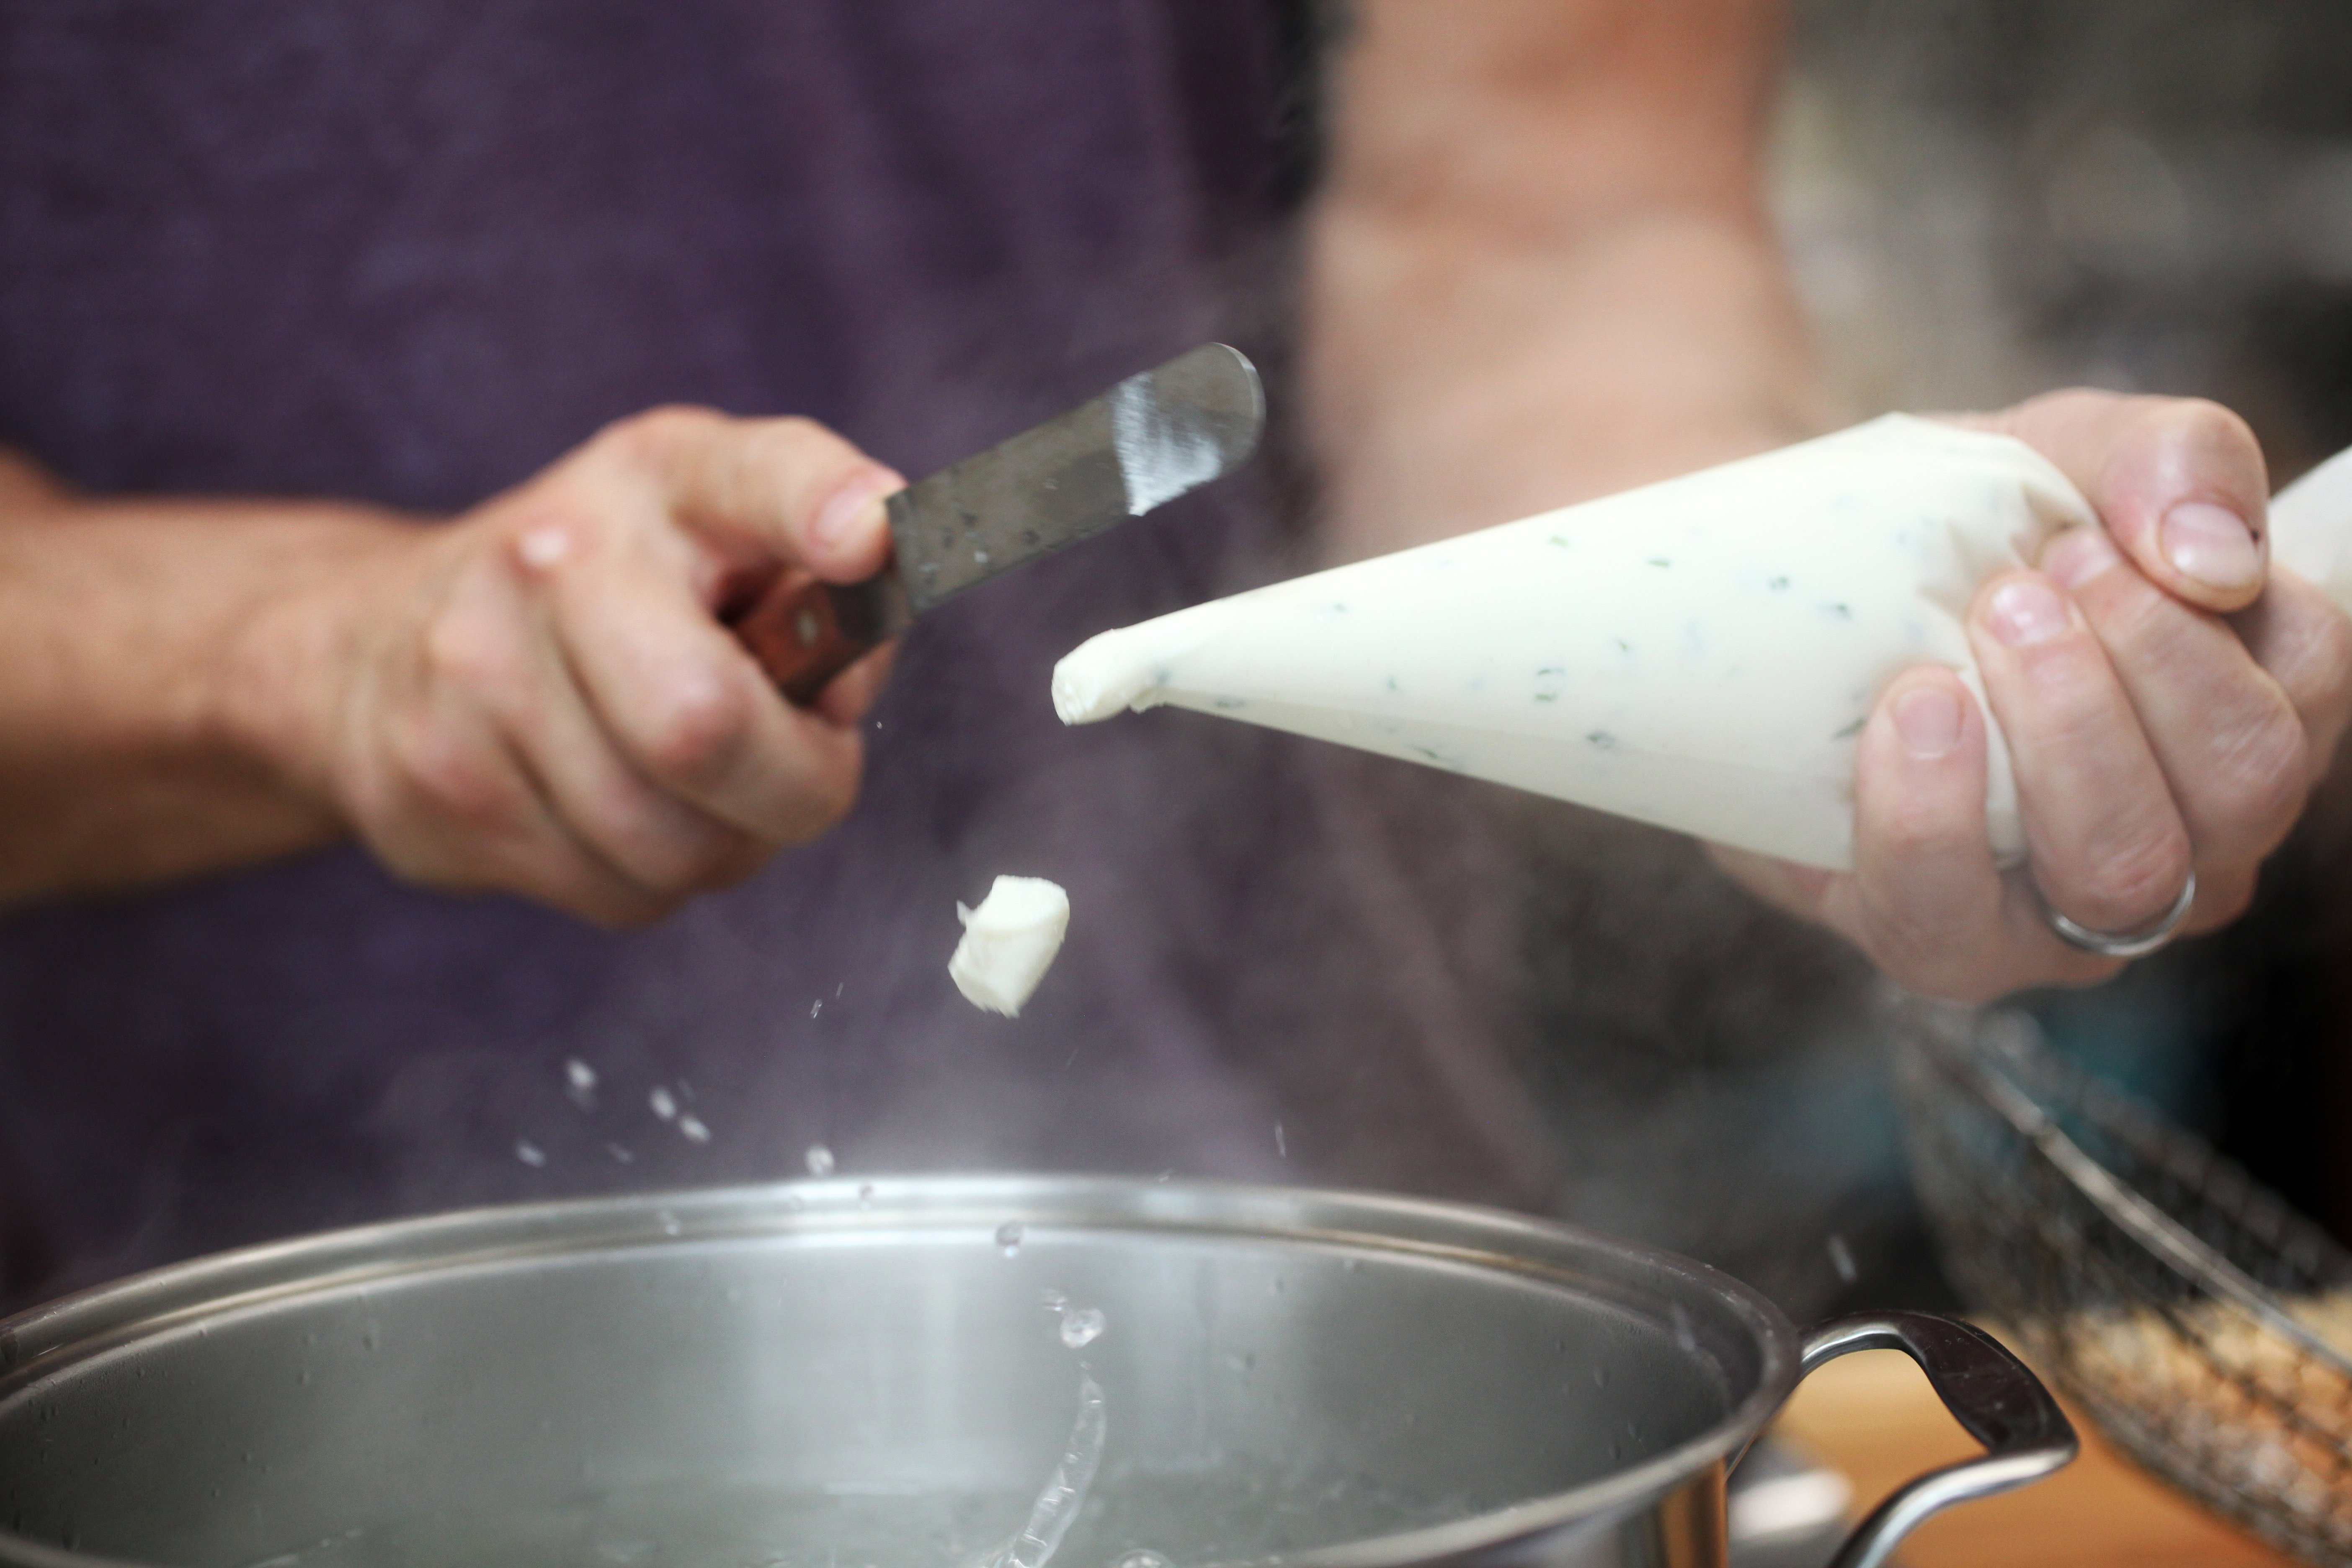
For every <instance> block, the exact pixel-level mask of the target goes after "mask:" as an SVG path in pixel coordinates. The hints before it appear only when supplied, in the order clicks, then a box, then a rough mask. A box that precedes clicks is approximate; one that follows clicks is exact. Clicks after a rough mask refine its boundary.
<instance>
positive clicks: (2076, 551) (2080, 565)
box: [2042, 528, 2123, 593]
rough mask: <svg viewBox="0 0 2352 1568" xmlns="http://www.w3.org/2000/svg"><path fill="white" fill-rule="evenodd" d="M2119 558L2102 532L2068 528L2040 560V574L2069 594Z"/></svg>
mask: <svg viewBox="0 0 2352 1568" xmlns="http://www.w3.org/2000/svg"><path fill="white" fill-rule="evenodd" d="M2122 559H2123V557H2122V556H2121V555H2119V554H2117V553H2116V547H2115V545H2114V543H2113V542H2110V541H2109V540H2108V538H2107V531H2106V530H2105V529H2104V528H2070V529H2068V530H2067V531H2065V532H2064V533H2062V534H2060V535H2059V536H2058V540H2057V542H2056V543H2054V544H2053V545H2051V547H2050V548H2049V550H2048V551H2047V552H2044V554H2043V555H2042V575H2043V576H2045V577H2048V578H2049V579H2050V580H2051V581H2052V582H2053V583H2056V584H2058V585H2059V586H2060V587H2062V588H2063V589H2065V590H2066V591H2067V592H2069V593H2072V592H2074V590H2075V589H2077V588H2079V587H2081V586H2082V585H2083V584H2085V583H2087V582H2089V581H2090V580H2091V579H2092V578H2094V577H2096V576H2098V575H2099V574H2102V573H2104V572H2105V571H2106V570H2107V568H2109V567H2110V566H2113V565H2114V564H2115V563H2116V562H2118V561H2121V560H2122Z"/></svg>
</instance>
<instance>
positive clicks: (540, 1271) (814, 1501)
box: [0, 1177, 2074, 1568]
mask: <svg viewBox="0 0 2352 1568" xmlns="http://www.w3.org/2000/svg"><path fill="white" fill-rule="evenodd" d="M1089 1309H1092V1310H1099V1311H1100V1312H1101V1313H1102V1314H1103V1325H1104V1326H1103V1327H1102V1328H1101V1329H1100V1331H1099V1332H1098V1334H1097V1337H1094V1338H1092V1339H1089V1338H1088V1334H1089V1331H1093V1330H1094V1328H1095V1324H1094V1321H1093V1319H1092V1318H1091V1316H1090V1315H1089V1312H1088V1310H1089ZM1878 1345H1888V1346H1894V1347H1896V1348H1900V1349H1903V1350H1906V1351H1908V1352H1910V1353H1911V1354H1912V1355H1913V1356H1914V1357H1915V1358H1916V1360H1917V1361H1918V1362H1919V1363H1921V1365H1922V1366H1923V1367H1925V1368H1926V1370H1927V1373H1928V1376H1929V1377H1930V1378H1931V1379H1932V1380H1933V1381H1934V1383H1935V1384H1936V1386H1937V1391H1938V1392H1939V1393H1940V1394H1942V1396H1943V1398H1944V1400H1945V1403H1946V1404H1947V1405H1949V1406H1950V1407H1951V1409H1952V1412H1953V1414H1954V1415H1957V1416H1958V1418H1959V1420H1960V1422H1961V1424H1962V1425H1963V1426H1966V1427H1967V1428H1968V1429H1969V1431H1970V1432H1971V1433H1973V1434H1974V1435H1975V1436H1977V1437H1978V1438H1979V1441H1981V1442H1982V1443H1983V1444H1984V1445H1985V1448H1986V1453H1985V1455H1984V1456H1983V1457H1982V1458H1977V1459H1973V1460H1970V1461H1969V1462H1967V1463H1964V1464H1961V1465H1958V1466H1955V1467H1952V1468H1949V1469H1947V1470H1944V1471H1941V1472H1938V1473H1937V1474H1934V1475H1931V1476H1927V1477H1925V1478H1923V1479H1920V1480H1917V1481H1915V1482H1913V1483H1912V1484H1911V1485H1910V1486H1909V1487H1907V1488H1906V1489H1904V1490H1902V1491H1901V1492H1899V1493H1897V1494H1896V1496H1895V1498H1893V1499H1891V1500H1889V1501H1888V1502H1887V1503H1886V1504H1885V1505H1884V1506H1882V1507H1881V1508H1880V1509H1879V1510H1878V1511H1877V1512H1876V1513H1875V1514H1874V1516H1873V1517H1872V1518H1871V1519H1870V1520H1869V1521H1867V1522H1865V1523H1864V1526H1863V1527H1862V1529H1861V1530H1860V1531H1859V1532H1858V1533H1857V1534H1856V1535H1855V1537H1854V1538H1853V1541H1852V1542H1849V1543H1848V1545H1847V1546H1846V1548H1845V1550H1844V1552H1843V1555H1842V1556H1841V1557H1840V1558H1839V1563H1841V1564H1843V1565H1844V1568H1860V1565H1863V1564H1877V1563H1881V1562H1883V1561H1884V1560H1885V1557H1886V1555H1887V1553H1888V1552H1890V1551H1891V1550H1892V1549H1893V1547H1894V1545H1895V1542H1897V1541H1899V1540H1900V1539H1901V1538H1902V1536H1903V1535H1904V1534H1905V1533H1906V1532H1907V1531H1909V1530H1910V1529H1911V1528H1912V1527H1913V1526H1914V1525H1916V1523H1917V1522H1918V1521H1920V1520H1922V1519H1924V1518H1926V1517H1927V1515H1928V1514H1930V1513H1932V1512H1934V1511H1935V1510H1937V1509H1940V1508H1942V1507H1944V1506H1946V1505H1947V1504H1948V1503H1951V1502H1955V1501H1958V1500H1962V1499H1965V1498H1969V1497H1976V1496H1981V1495H1984V1494H1986V1493H1990V1492H1993V1491H1999V1490H2002V1489H2007V1488H2009V1487H2012V1486H2016V1485H2020V1484H2021V1483H2023V1482H2025V1481H2028V1480H2031V1479H2034V1478H2035V1477H2038V1476H2040V1475H2042V1474H2044V1473H2046V1472H2047V1471H2049V1470H2052V1469H2053V1468H2057V1467H2058V1466H2060V1465H2062V1464H2063V1463H2065V1461H2066V1460H2067V1458H2070V1457H2071V1456H2072V1454H2073V1453H2074V1434H2073V1433H2072V1432H2071V1431H2070V1430H2069V1429H2068V1427H2067V1425H2066V1421H2065V1417H2064V1416H2063V1415H2062V1414H2061V1413H2060V1412H2059V1410H2058V1408H2057V1407H2056V1405H2054V1404H2053V1403H2052V1401H2051V1399H2050V1397H2049V1396H2048V1394H2045V1393H2044V1392H2043V1391H2042V1387H2041V1386H2040V1384H2037V1383H2035V1382H2034V1380H2033V1378H2032V1375H2031V1374H2030V1373H2027V1372H2026V1371H2025V1369H2024V1368H2023V1367H2021V1365H2019V1364H2018V1363H2016V1362H2015V1361H2014V1360H2012V1359H2011V1357H2010V1356H2009V1355H2008V1353H2007V1352H2004V1351H2002V1350H2000V1348H1999V1347H1998V1346H1997V1345H1995V1344H1993V1343H1992V1342H1990V1341H1989V1340H1987V1339H1985V1338H1984V1337H1982V1336H1981V1335H1979V1334H1978V1333H1976V1332H1975V1331H1972V1330H1969V1329H1968V1328H1966V1327H1963V1326H1961V1325H1959V1324H1956V1323H1949V1322H1945V1321H1940V1320H1937V1319H1932V1318H1924V1317H1916V1316H1910V1315H1899V1314H1898V1315H1890V1316H1886V1317H1881V1318H1874V1319H1858V1320H1852V1321H1846V1322H1843V1323H1834V1324H1832V1325H1830V1326H1829V1327H1827V1328H1824V1329H1821V1330H1818V1331H1815V1332H1813V1333H1812V1334H1811V1335H1809V1336H1806V1337H1805V1338H1803V1339H1802V1340H1800V1338H1799V1336H1798V1335H1797V1334H1796V1333H1795V1331H1793V1330H1791V1329H1790V1326H1789V1324H1788V1322H1787V1321H1786V1320H1785V1319H1784V1318H1783V1317H1782V1316H1781V1315H1780V1313H1779V1312H1778V1311H1776V1310H1774V1309H1773V1308H1772V1307H1771V1305H1770V1304H1769V1303H1768V1302H1767V1301H1765V1300H1763V1299H1762V1298H1761V1297H1759V1296H1758V1295H1757V1294H1755V1293H1754V1292H1753V1291H1751V1290H1749V1289H1747V1288H1745V1287H1744V1286H1742V1285H1740V1284H1738V1282H1737V1281H1734V1280H1731V1279H1726V1278H1725V1277H1723V1276H1722V1275H1719V1274H1717V1273H1715V1272H1713V1271H1712V1270H1710V1269H1707V1268H1703V1267H1701V1266H1699V1265H1697V1264H1694V1263H1690V1262H1686V1261H1685V1260H1683V1259H1680V1258H1673V1257H1670V1256H1667V1255H1664V1254H1662V1253H1657V1252H1651V1251H1645V1250H1643V1249H1641V1248H1638V1247H1629V1246H1626V1245H1623V1244H1622V1243H1619V1242H1614V1241H1611V1240H1607V1239H1605V1238H1602V1237H1595V1236H1590V1235H1586V1234H1583V1233H1580V1232H1578V1231H1574V1230H1571V1229H1568V1228H1566V1227H1563V1226H1553V1225H1547V1224H1541V1223H1538V1222H1536V1221H1533V1220H1529V1219H1525V1218H1521V1217H1518V1216H1516V1215H1504V1214H1497V1213H1492V1212H1488V1211H1484V1210H1478V1209H1470V1208H1464V1207H1459V1206H1454V1205H1443V1204H1434V1203H1421V1202H1414V1201H1411V1200H1407V1199H1401V1198H1384V1197H1370V1196H1360V1195H1353V1194H1332V1193H1313V1192H1299V1191H1289V1190H1278V1189H1267V1188H1250V1187H1228V1186H1214V1185H1194V1184H1155V1183H1150V1182H1133V1181H1116V1180H1095V1179H1063V1178H1052V1177H1002V1178H999V1177H985V1178H945V1179H932V1178H925V1179H912V1180H883V1179H877V1180H876V1181H875V1182H873V1183H872V1184H865V1185H861V1184H858V1183H856V1182H838V1181H837V1182H830V1183H822V1184H793V1185H785V1186H772V1187H758V1188H747V1189H737V1190H730V1191H718V1192H705V1193H691V1194H672V1195H667V1196H661V1195H649V1196H641V1197H632V1198H625V1199H618V1200H609V1201H597V1202H587V1203H573V1204H557V1205H539V1206H530V1207H520V1208H505V1209H493V1210H484V1211H478V1212H475V1213H469V1214H458V1215H447V1216H444V1217H440V1218H433V1219H425V1220H417V1221H412V1222H406V1223H402V1224H396V1225H387V1226H376V1227H373V1228H369V1229H363V1230H354V1231H345V1232H341V1233H337V1234H334V1235H330V1236H323V1237H313V1238H310V1239H306V1240H299V1241H293V1242H289V1243H285V1244H282V1245H278V1246H273V1247H257V1248H253V1249H250V1250H247V1251H244V1252H237V1253H232V1254H228V1255H226V1256H224V1257H221V1258H212V1259H207V1260H205V1261H201V1262H196V1263H191V1264H186V1265H184V1266H181V1267H178V1268H169V1269H164V1270H162V1271H160V1272H158V1273H154V1274H150V1275H146V1276H143V1277H142V1278H139V1279H131V1280H128V1281H125V1282H123V1283H121V1284H118V1285H112V1286H109V1287H106V1288H104V1289H99V1290H95V1291H92V1292H89V1293H88V1294H85V1295H82V1296H79V1297H76V1298H73V1299H70V1300H66V1301H62V1302H59V1303H58V1304H56V1305H53V1306H50V1307H46V1308H42V1309H39V1310H35V1311H32V1312H28V1313H26V1314H23V1315H21V1316H19V1317H17V1318H16V1319H13V1320H11V1321H8V1322H7V1323H5V1325H0V1525H5V1526H6V1527H7V1528H6V1532H5V1534H0V1563H10V1564H17V1565H22V1568H89V1565H90V1564H92V1563H99V1562H105V1561H113V1562H118V1563H121V1562H130V1563H155V1564H173V1565H181V1564H185V1565H191V1568H196V1565H204V1568H210V1565H215V1564H217V1565H222V1568H227V1565H234V1564H253V1563H269V1562H273V1561H274V1562H275V1563H276V1564H277V1565H278V1568H294V1565H295V1564H298V1563H299V1564H300V1565H301V1568H341V1565H345V1564H368V1565H370V1568H391V1565H394V1564H399V1565H407V1564H412V1563H414V1564H420V1565H421V1564H428V1563H429V1564H432V1565H434V1568H472V1565H475V1564H480V1565H483V1568H488V1565H489V1564H497V1565H498V1568H533V1565H536V1564H540V1563H546V1564H550V1565H553V1564H558V1563H561V1564H563V1565H564V1568H581V1565H582V1564H590V1565H594V1564H600V1563H601V1564H610V1565H612V1568H661V1565H667V1564H688V1563H693V1564H710V1565H713V1568H722V1565H734V1564H740V1565H742V1568H753V1565H757V1564H777V1565H789V1568H868V1565H869V1564H870V1565H873V1568H960V1565H965V1564H971V1563H977V1562H982V1561H984V1560H985V1559H986V1557H987V1555H988V1554H989V1553H990V1552H992V1550H994V1549H997V1548H1000V1547H1003V1546H1005V1545H1006V1544H1007V1543H1008V1542H1011V1543H1012V1544H1013V1546H1014V1548H1015V1556H1016V1558H1017V1560H1018V1562H1019V1563H1021V1564H1023V1565H1024V1568H1037V1563H1038V1561H1039V1558H1040V1554H1041V1553H1040V1549H1041V1548H1042V1547H1043V1546H1045V1544H1046V1542H1045V1540H1044V1539H1042V1538H1043V1537H1045V1536H1050V1535H1051V1534H1053V1533H1054V1531H1053V1530H1052V1529H1050V1528H1046V1527H1045V1526H1044V1525H1041V1524H1040V1523H1039V1522H1038V1521H1040V1520H1041V1519H1047V1521H1048V1523H1051V1522H1052V1520H1051V1519H1048V1516H1049V1515H1050V1516H1054V1517H1055V1518H1061V1519H1065V1520H1066V1519H1067V1518H1075V1520H1076V1523H1075V1526H1074V1527H1072V1528H1069V1531H1068V1535H1067V1538H1066V1539H1065V1540H1062V1541H1061V1542H1059V1550H1058V1552H1056V1553H1055V1563H1056V1564H1057V1568H1108V1565H1109V1564H1112V1563H1118V1562H1119V1561H1120V1560H1121V1558H1122V1557H1123V1556H1124V1555H1127V1554H1130V1553H1133V1552H1139V1551H1148V1552H1153V1553H1157V1554H1159V1555H1160V1556H1161V1557H1164V1558H1166V1559H1168V1560H1171V1561H1172V1562H1174V1563H1179V1564H1186V1565H1197V1564H1202V1563H1274V1562H1276V1561H1279V1562H1281V1563H1285V1564H1286V1565H1289V1568H1390V1565H1403V1564H1411V1563H1438V1562H1441V1561H1445V1562H1460V1563H1477V1564H1481V1565H1484V1564H1495V1565H1497V1568H1501V1565H1506V1564H1510V1565H1516V1564H1522V1563H1526V1564H1545V1565H1558V1568H1586V1565H1593V1568H1598V1565H1601V1564H1611V1565H1616V1564H1629V1565H1630V1564H1641V1565H1645V1568H1649V1565H1656V1568H1696V1565H1718V1568H1719V1565H1720V1564H1721V1563H1722V1562H1723V1539H1724V1515H1723V1490H1724V1478H1725V1474H1726V1470H1727V1467H1728V1466H1730V1465H1732V1464H1734V1463H1736V1462H1737V1460H1738V1457H1739V1455H1740V1454H1741V1453H1742V1452H1743V1451H1744V1450H1745V1448H1746V1447H1747V1445H1748V1442H1749V1441H1750V1440H1751V1439H1753V1438H1754V1437H1755V1436H1756V1434H1757V1433H1758V1432H1759V1430H1760V1429H1761V1428H1762V1426H1764V1424H1765V1422H1766V1421H1767V1420H1768V1419H1769V1417H1770V1416H1771V1415H1772V1413H1773V1412H1774V1411H1775V1410H1777V1409H1778V1408H1779V1407H1780V1404H1781V1402H1782V1401H1783V1400H1784V1399H1785V1398H1786V1397H1787V1396H1788V1394H1789V1393H1790V1389H1791V1388H1793V1387H1794V1386H1795V1384H1796V1382H1797V1379H1798V1378H1799V1377H1800V1376H1801V1373H1802V1372H1803V1371H1804V1370H1806V1369H1809V1368H1811V1366H1813V1365H1815V1364H1818V1363H1821V1362H1822V1361H1826V1360H1828V1359H1830V1358H1832V1357H1833V1356H1838V1355H1842V1354H1843V1353H1845V1352H1848V1351H1851V1350H1858V1349H1863V1348H1865V1347H1869V1346H1878ZM1087 1388H1098V1389H1099V1405H1098V1415H1099V1416H1100V1418H1101V1421H1102V1424H1103V1426H1102V1430H1104V1431H1107V1434H1108V1436H1107V1438H1106V1439H1105V1440H1103V1441H1102V1442H1101V1444H1100V1452H1099V1458H1100V1468H1099V1473H1098V1474H1096V1475H1094V1476H1093V1477H1092V1486H1091V1491H1090V1495H1089V1496H1088V1498H1087V1501H1086V1506H1085V1508H1084V1509H1083V1510H1072V1509H1069V1508H1067V1507H1062V1508H1060V1509H1059V1510H1058V1513H1056V1510H1055V1508H1054V1507H1053V1506H1050V1505H1053V1504H1054V1503H1055V1498H1056V1496H1059V1497H1061V1500H1062V1502H1063V1503H1065V1504H1066V1503H1067V1502H1069V1501H1070V1499H1069V1498H1068V1496H1067V1495H1066V1494H1067V1490H1068V1485H1066V1487H1065V1491H1064V1492H1063V1493H1061V1494H1056V1493H1055V1491H1054V1489H1053V1487H1052V1486H1050V1485H1048V1484H1046V1483H1047V1482H1048V1478H1049V1476H1051V1477H1053V1478H1055V1480H1056V1481H1058V1482H1061V1483H1067V1484H1069V1485H1076V1484H1079V1483H1083V1482H1084V1480H1085V1479H1087V1478H1086V1476H1085V1475H1084V1473H1083V1472H1084V1471H1085V1470H1086V1469H1087V1468H1088V1464H1087V1461H1088V1459H1089V1455H1087V1453H1086V1452H1084V1451H1083V1450H1086V1449H1087V1447H1089V1446H1090V1444H1091V1443H1092V1441H1093V1436H1092V1435H1090V1434H1092V1432H1093V1429H1092V1428H1090V1426H1089V1418H1081V1415H1082V1412H1081V1406H1082V1404H1084V1403H1085V1401H1084V1400H1083V1399H1082V1390H1084V1389H1087ZM1057 1458H1060V1459H1061V1460H1062V1463H1061V1464H1060V1465H1059V1466H1058V1467H1057V1465H1056V1460H1057ZM1024 1521H1027V1522H1026V1524H1024ZM1024 1530H1026V1531H1027V1538H1026V1539H1025V1540H1024V1539H1016V1538H1019V1537H1021V1536H1022V1535H1023V1532H1024ZM1146 1561H1148V1560H1144V1559H1138V1560H1137V1562H1138V1563H1139V1564H1140V1563H1144V1562H1146Z"/></svg>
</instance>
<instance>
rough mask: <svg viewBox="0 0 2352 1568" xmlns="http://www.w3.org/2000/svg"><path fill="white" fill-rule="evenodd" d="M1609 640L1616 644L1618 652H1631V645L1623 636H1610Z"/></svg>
mask: <svg viewBox="0 0 2352 1568" xmlns="http://www.w3.org/2000/svg"><path fill="white" fill-rule="evenodd" d="M1609 640H1610V641H1611V642H1613V643H1615V644H1616V645H1617V651H1618V652H1619V653H1632V652H1633V644H1632V643H1629V642H1627V641H1626V640H1625V639H1624V638H1623V637H1611V638H1610V639H1609Z"/></svg>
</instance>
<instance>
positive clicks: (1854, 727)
mask: <svg viewBox="0 0 2352 1568" xmlns="http://www.w3.org/2000/svg"><path fill="white" fill-rule="evenodd" d="M1869 722H1870V715H1869V714H1867V713H1865V714H1864V715H1863V716H1862V717H1861V718H1859V719H1856V720H1855V721H1853V723H1851V724H1848V725H1847V726H1846V727H1845V728H1844V729H1843V730H1840V731H1838V732H1837V733H1836V734H1834V735H1832V736H1831V737H1830V739H1831V740H1832V741H1851V740H1853V738H1854V737H1855V736H1856V735H1859V734H1861V733H1862V727H1863V726H1864V724H1867V723H1869Z"/></svg>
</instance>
